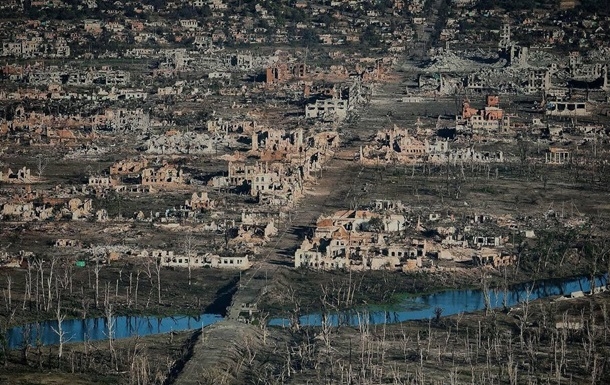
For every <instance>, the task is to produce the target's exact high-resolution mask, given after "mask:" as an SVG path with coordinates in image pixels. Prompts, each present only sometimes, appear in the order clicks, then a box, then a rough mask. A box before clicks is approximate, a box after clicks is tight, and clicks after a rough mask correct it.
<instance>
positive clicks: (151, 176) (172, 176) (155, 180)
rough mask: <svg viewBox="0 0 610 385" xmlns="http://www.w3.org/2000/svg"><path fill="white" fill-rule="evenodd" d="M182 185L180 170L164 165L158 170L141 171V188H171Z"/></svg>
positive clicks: (182, 178) (147, 169)
mask: <svg viewBox="0 0 610 385" xmlns="http://www.w3.org/2000/svg"><path fill="white" fill-rule="evenodd" d="M184 183H185V180H184V175H183V172H182V170H180V169H178V168H176V167H174V166H171V165H167V164H166V165H164V166H162V167H161V168H159V169H154V168H146V169H143V170H142V185H143V186H156V187H173V186H178V185H181V184H184Z"/></svg>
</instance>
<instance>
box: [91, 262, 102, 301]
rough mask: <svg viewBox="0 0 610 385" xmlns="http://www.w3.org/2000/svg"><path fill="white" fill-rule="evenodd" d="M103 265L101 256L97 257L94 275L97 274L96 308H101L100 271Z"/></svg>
mask: <svg viewBox="0 0 610 385" xmlns="http://www.w3.org/2000/svg"><path fill="white" fill-rule="evenodd" d="M102 267H103V265H102V264H101V263H100V256H99V255H96V256H95V266H93V274H95V307H96V308H98V307H99V299H100V271H101V270H102Z"/></svg>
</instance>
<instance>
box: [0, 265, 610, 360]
mask: <svg viewBox="0 0 610 385" xmlns="http://www.w3.org/2000/svg"><path fill="white" fill-rule="evenodd" d="M606 284H607V275H604V276H601V277H598V278H596V282H595V286H596V287H600V286H605V285H606ZM590 290H591V282H590V280H589V277H584V276H583V277H576V278H568V279H563V280H547V281H540V282H536V283H533V284H532V283H529V284H522V285H517V286H513V287H511V288H510V289H509V290H508V291H506V292H504V291H501V290H489V291H488V293H489V302H490V305H491V306H492V307H493V308H501V307H503V306H509V307H512V306H515V305H518V304H519V303H523V302H525V301H528V300H529V301H532V300H535V299H539V298H545V297H550V296H558V295H569V294H570V293H573V292H577V291H584V292H586V291H590ZM484 308H485V296H484V295H483V291H482V290H475V289H472V290H447V291H442V292H438V293H433V294H426V295H419V296H411V297H406V298H404V299H403V300H402V301H401V302H400V303H398V304H396V305H393V306H392V307H390V308H381V307H380V306H370V307H368V308H361V309H359V310H357V311H356V310H352V311H346V312H337V313H333V314H330V315H329V316H328V317H327V322H330V323H331V324H333V325H351V326H356V325H358V324H359V323H361V322H363V321H366V322H368V323H370V324H381V323H398V322H403V321H412V320H423V319H429V318H431V317H434V316H435V314H436V312H437V311H438V310H437V309H442V313H441V314H442V315H443V316H447V315H454V314H459V313H465V312H473V311H477V310H483V309H484ZM222 319H223V317H222V316H221V315H219V314H202V315H200V316H198V317H189V316H175V317H163V318H158V317H151V316H132V317H126V316H121V317H115V318H113V319H112V322H113V325H112V326H113V328H112V329H113V330H114V332H113V338H115V339H120V338H128V337H134V336H147V335H152V334H161V333H168V332H172V331H184V330H192V329H197V328H202V327H205V326H208V325H211V324H214V323H216V322H218V321H221V320H222ZM300 322H301V325H303V326H319V325H321V324H322V314H321V313H313V314H307V315H303V316H301V317H300ZM269 325H271V326H288V325H289V320H288V319H285V318H274V319H272V320H270V321H269ZM27 328H29V330H30V333H29V334H30V338H29V339H30V343H31V344H32V345H35V344H36V343H37V342H38V343H42V344H43V345H52V344H58V343H59V336H58V334H57V332H56V331H57V321H45V322H41V323H39V324H38V325H36V324H27V325H24V326H19V327H14V328H12V329H9V330H8V332H7V339H8V345H9V347H10V348H12V349H15V348H19V347H20V346H22V345H23V342H24V334H28V333H24V329H27ZM62 330H63V332H64V333H65V336H64V341H65V342H83V341H97V340H104V339H107V338H108V330H109V327H108V320H107V319H106V318H87V319H73V320H65V321H64V322H63V323H62ZM38 335H40V336H41V338H40V339H38V338H37V336H38ZM37 340H39V341H37Z"/></svg>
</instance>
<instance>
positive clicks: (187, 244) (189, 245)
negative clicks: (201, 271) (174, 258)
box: [182, 234, 195, 286]
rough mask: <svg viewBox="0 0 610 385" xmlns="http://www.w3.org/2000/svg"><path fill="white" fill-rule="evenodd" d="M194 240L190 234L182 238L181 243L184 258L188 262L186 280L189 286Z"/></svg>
mask: <svg viewBox="0 0 610 385" xmlns="http://www.w3.org/2000/svg"><path fill="white" fill-rule="evenodd" d="M194 241H195V239H194V237H193V235H192V234H187V235H186V236H185V237H184V241H183V242H182V248H183V250H184V255H185V257H186V260H187V261H188V280H189V286H191V270H192V265H193V261H192V259H193V254H194V253H193V252H194V250H193V249H194V246H193V243H194Z"/></svg>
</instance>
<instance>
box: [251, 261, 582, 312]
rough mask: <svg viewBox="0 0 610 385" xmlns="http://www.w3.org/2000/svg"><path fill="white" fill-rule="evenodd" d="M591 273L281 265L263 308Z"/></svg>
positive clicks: (308, 308) (393, 300)
mask: <svg viewBox="0 0 610 385" xmlns="http://www.w3.org/2000/svg"><path fill="white" fill-rule="evenodd" d="M555 272H557V270H556V271H555ZM586 274H587V270H586V269H585V268H575V267H571V268H567V267H566V268H564V269H562V270H561V274H558V275H557V276H550V275H549V274H546V273H544V272H541V273H536V274H528V273H525V272H521V271H518V270H517V269H515V268H514V267H509V268H507V270H506V272H505V271H503V270H496V269H491V268H467V269H466V268H465V269H462V270H460V271H459V272H456V271H448V270H442V269H439V270H436V271H419V272H413V273H407V274H405V273H401V272H391V271H366V272H352V273H350V272H345V271H340V270H335V271H312V270H307V269H282V270H281V271H278V272H277V273H276V274H275V279H274V280H273V281H272V282H270V283H269V285H268V286H267V288H266V290H265V291H264V294H263V295H261V298H260V304H259V308H261V309H264V311H265V312H268V314H269V316H270V317H283V316H288V315H290V314H292V313H294V311H295V309H296V308H298V310H299V311H300V312H301V313H309V312H314V311H321V310H324V309H326V310H334V311H341V310H346V309H351V308H359V307H369V306H376V307H378V308H379V309H381V310H383V309H386V310H391V309H392V307H394V306H396V305H398V304H400V303H401V302H402V301H403V300H405V299H408V298H410V297H414V296H421V295H429V294H435V293H440V292H443V291H447V290H467V289H470V290H477V289H482V288H483V287H487V288H489V289H497V290H500V291H501V290H504V289H505V288H508V287H514V286H519V285H525V284H528V283H531V282H538V281H548V282H553V281H562V280H565V279H570V278H573V277H577V276H585V275H586Z"/></svg>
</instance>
